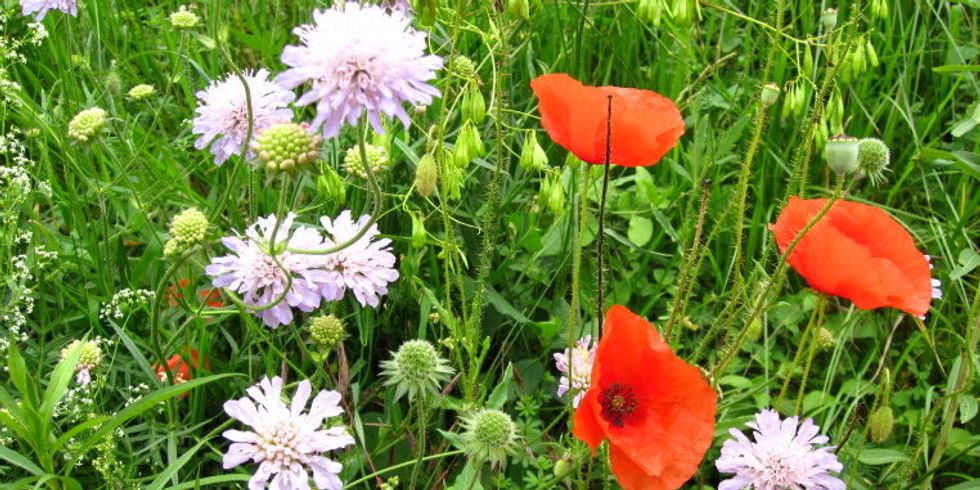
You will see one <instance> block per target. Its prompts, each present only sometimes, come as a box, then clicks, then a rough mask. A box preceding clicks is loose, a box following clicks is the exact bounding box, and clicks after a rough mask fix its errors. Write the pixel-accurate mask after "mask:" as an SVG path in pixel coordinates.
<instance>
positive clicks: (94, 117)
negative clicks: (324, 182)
mask: <svg viewBox="0 0 980 490" xmlns="http://www.w3.org/2000/svg"><path fill="white" fill-rule="evenodd" d="M107 120H108V115H107V114H106V112H105V111H104V110H102V109H100V108H98V107H92V108H91V109H85V110H84V111H82V112H79V113H78V114H77V115H76V116H75V117H73V118H72V120H71V121H70V122H69V123H68V136H69V137H70V138H71V139H73V140H75V141H80V142H83V143H84V142H86V141H88V140H89V139H90V138H92V137H93V136H95V135H96V134H97V133H98V132H99V131H101V130H102V128H103V127H104V126H105V124H106V121H107Z"/></svg>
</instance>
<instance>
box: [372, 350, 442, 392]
mask: <svg viewBox="0 0 980 490" xmlns="http://www.w3.org/2000/svg"><path fill="white" fill-rule="evenodd" d="M391 356H392V358H391V359H390V360H387V361H383V362H382V363H381V368H382V374H383V375H384V376H385V377H387V378H388V379H387V380H386V381H385V386H390V385H395V399H398V398H401V397H402V396H403V395H405V394H406V393H407V394H408V399H409V400H412V399H414V398H415V397H416V396H418V395H423V396H424V395H426V394H436V393H439V389H440V386H441V385H442V384H443V383H445V382H447V381H449V378H450V377H451V376H452V375H453V369H452V368H451V367H449V363H448V362H447V361H446V360H445V359H443V358H442V357H441V356H439V353H438V352H436V348H435V347H434V346H433V345H432V344H431V343H430V342H428V341H426V340H409V341H407V342H405V343H403V344H402V345H401V347H399V348H398V351H397V352H392V353H391Z"/></svg>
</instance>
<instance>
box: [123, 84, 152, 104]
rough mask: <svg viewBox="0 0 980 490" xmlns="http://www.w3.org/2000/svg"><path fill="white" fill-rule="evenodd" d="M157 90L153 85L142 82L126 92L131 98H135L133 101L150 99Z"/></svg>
mask: <svg viewBox="0 0 980 490" xmlns="http://www.w3.org/2000/svg"><path fill="white" fill-rule="evenodd" d="M156 91H157V90H156V89H155V88H153V85H149V84H146V83H141V84H139V85H136V86H135V87H133V88H131V89H129V92H128V93H127V94H126V96H127V97H129V100H133V101H139V100H146V99H149V98H150V97H153V94H155V93H156Z"/></svg>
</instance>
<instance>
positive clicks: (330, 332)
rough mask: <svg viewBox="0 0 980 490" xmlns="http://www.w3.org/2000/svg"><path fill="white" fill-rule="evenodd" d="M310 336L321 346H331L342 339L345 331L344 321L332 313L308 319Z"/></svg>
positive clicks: (345, 334)
mask: <svg viewBox="0 0 980 490" xmlns="http://www.w3.org/2000/svg"><path fill="white" fill-rule="evenodd" d="M309 329H310V337H312V338H313V340H315V341H316V343H317V344H320V346H322V347H327V348H332V347H334V346H335V345H337V344H338V343H339V342H340V341H342V340H344V337H346V336H347V333H346V331H345V329H344V322H343V321H341V320H340V319H339V318H337V317H335V316H333V315H322V316H317V317H313V319H312V320H310V327H309Z"/></svg>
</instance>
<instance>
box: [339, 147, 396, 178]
mask: <svg viewBox="0 0 980 490" xmlns="http://www.w3.org/2000/svg"><path fill="white" fill-rule="evenodd" d="M364 153H365V154H366V155H367V163H368V167H369V168H370V169H371V172H372V173H373V174H374V175H378V174H379V173H381V172H383V171H385V170H388V168H389V167H390V166H391V161H390V160H389V159H388V149H387V148H385V147H384V146H380V145H371V144H366V145H364ZM344 170H345V171H346V172H347V173H348V174H349V175H356V176H357V177H360V178H362V179H366V178H367V176H368V174H367V172H366V171H365V170H364V162H362V161H361V149H360V147H359V146H356V145H355V146H352V147H350V148H348V149H347V154H346V155H344Z"/></svg>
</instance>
